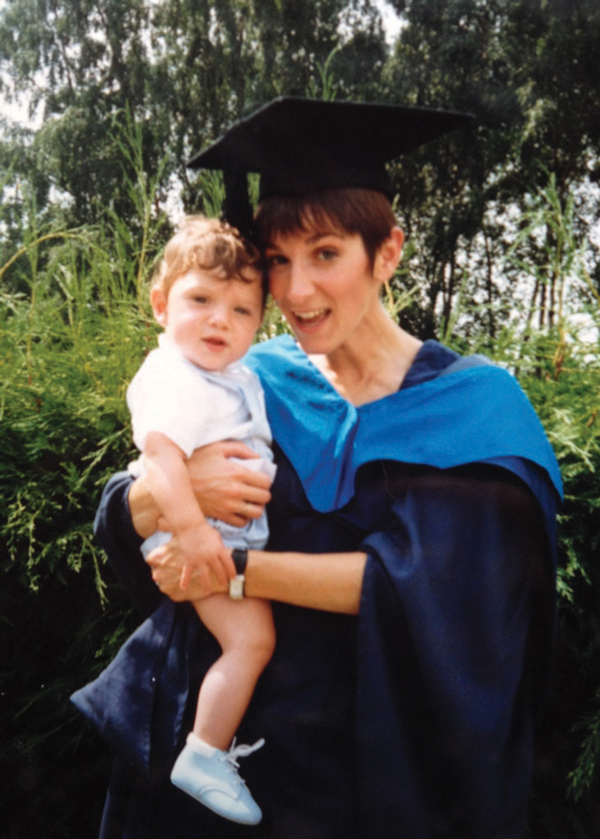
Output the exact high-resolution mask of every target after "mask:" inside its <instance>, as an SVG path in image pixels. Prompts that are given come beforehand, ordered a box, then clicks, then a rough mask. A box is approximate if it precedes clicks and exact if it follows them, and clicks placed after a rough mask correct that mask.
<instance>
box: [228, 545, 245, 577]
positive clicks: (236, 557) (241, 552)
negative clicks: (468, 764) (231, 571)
mask: <svg viewBox="0 0 600 839" xmlns="http://www.w3.org/2000/svg"><path fill="white" fill-rule="evenodd" d="M231 558H232V559H233V564H234V565H235V573H236V574H241V575H243V574H245V573H246V565H247V564H248V549H247V548H234V549H233V550H232V552H231Z"/></svg>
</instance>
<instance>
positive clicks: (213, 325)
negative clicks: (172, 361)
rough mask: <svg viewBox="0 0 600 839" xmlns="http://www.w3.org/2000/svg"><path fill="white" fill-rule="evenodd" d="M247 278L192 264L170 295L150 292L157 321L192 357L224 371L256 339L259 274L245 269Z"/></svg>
mask: <svg viewBox="0 0 600 839" xmlns="http://www.w3.org/2000/svg"><path fill="white" fill-rule="evenodd" d="M245 277H246V278H247V279H248V280H250V281H249V282H244V281H243V280H237V279H231V280H227V279H221V278H220V277H219V275H218V274H216V273H215V272H214V271H203V270H200V269H198V268H192V269H191V270H190V271H188V272H187V274H184V275H183V276H182V277H179V278H178V279H177V280H175V282H174V283H173V285H172V286H171V288H170V290H169V292H168V294H167V295H165V294H164V292H163V291H162V290H160V289H153V291H152V296H151V300H152V308H153V309H154V315H155V317H156V319H157V321H158V322H159V323H160V325H161V326H163V327H164V329H165V332H166V334H167V336H168V337H169V338H170V339H171V340H172V341H174V343H175V344H176V345H177V346H178V348H179V350H180V351H181V352H182V353H183V355H184V356H185V357H186V358H187V359H188V361H191V362H192V363H193V364H196V365H197V366H198V367H201V368H202V369H203V370H209V371H213V372H218V371H220V370H223V369H224V368H225V367H227V366H228V365H229V364H232V363H233V362H234V361H237V360H238V359H240V358H242V356H244V355H245V354H246V352H247V351H248V349H249V348H250V345H251V344H252V340H253V338H254V334H255V332H256V330H257V329H258V327H259V326H260V323H261V320H262V287H261V275H260V273H259V272H258V271H252V270H250V269H247V270H246V273H245Z"/></svg>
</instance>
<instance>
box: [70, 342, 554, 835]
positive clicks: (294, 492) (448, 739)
mask: <svg viewBox="0 0 600 839" xmlns="http://www.w3.org/2000/svg"><path fill="white" fill-rule="evenodd" d="M254 362H255V363H256V369H257V371H258V372H259V373H261V377H262V378H263V382H264V385H265V391H266V398H267V408H268V412H269V418H270V420H271V422H272V425H273V431H274V437H275V440H276V444H275V455H276V461H277V464H278V472H277V477H276V481H275V484H274V487H273V501H272V503H271V505H270V508H269V521H270V526H271V538H270V543H269V547H270V548H271V549H272V550H275V551H277V550H294V551H302V552H306V553H308V554H310V553H320V552H329V551H351V550H362V551H366V552H367V555H368V560H367V565H366V570H365V577H364V582H363V589H362V596H361V607H360V613H359V616H358V618H355V617H352V616H344V615H333V614H328V613H325V612H321V611H318V610H311V609H300V608H296V607H292V606H288V605H285V604H278V603H275V604H273V605H274V615H275V621H276V628H277V648H276V652H275V655H274V657H273V660H272V662H271V663H270V664H269V666H268V667H267V669H266V671H265V672H264V674H263V675H262V677H261V679H260V681H259V684H258V686H257V689H256V691H255V695H254V697H253V700H252V703H251V705H250V707H249V709H248V712H247V714H246V716H245V719H244V721H243V723H242V726H241V730H240V732H239V737H238V741H239V742H254V741H255V740H256V739H258V738H259V737H265V739H266V745H265V746H264V747H263V749H261V750H260V751H259V752H257V753H255V754H254V755H252V756H251V757H250V758H249V759H248V760H247V761H244V762H243V763H242V768H241V772H242V775H243V776H244V777H245V779H246V780H247V783H248V785H249V787H250V789H251V791H252V793H253V795H254V796H255V798H256V799H257V801H258V802H259V804H260V805H261V807H262V808H263V811H264V820H263V822H262V823H261V824H260V825H258V826H257V827H255V828H247V827H239V826H237V825H233V824H231V823H229V822H226V821H224V820H222V819H219V818H218V817H216V816H214V815H213V814H212V813H210V812H209V811H208V810H206V809H205V808H203V807H202V806H201V805H199V804H197V803H196V802H195V801H193V800H192V799H191V798H189V797H188V796H186V795H185V794H183V793H181V792H180V791H179V790H177V789H176V788H175V787H173V786H172V785H171V784H170V782H169V780H168V774H169V771H170V768H171V766H172V763H173V760H174V757H175V756H176V754H177V751H178V749H179V748H180V747H181V745H182V742H183V739H184V737H185V735H186V733H187V731H188V730H189V729H190V728H191V724H192V720H193V713H194V710H195V704H196V698H197V690H198V686H199V684H200V681H201V679H202V676H203V673H204V672H206V669H207V668H208V667H209V666H210V663H211V662H212V661H213V660H214V659H215V658H216V656H217V655H218V648H217V646H216V643H215V642H214V640H213V639H212V638H211V636H210V635H209V634H208V633H207V632H206V631H205V630H204V629H203V627H202V626H201V625H200V622H199V620H198V619H197V617H196V615H195V612H194V611H193V609H192V608H191V607H189V605H186V604H182V605H174V604H172V603H171V602H170V601H167V600H164V599H162V598H161V597H160V595H159V593H158V591H157V590H156V588H155V586H154V585H153V583H152V581H151V579H150V576H149V573H148V570H147V568H146V566H145V565H144V563H143V561H141V559H139V557H138V554H137V553H136V549H137V547H138V545H139V539H138V538H137V536H136V534H135V533H134V531H133V529H132V527H131V521H130V519H129V516H128V513H127V505H126V494H127V491H128V488H129V478H128V477H127V476H126V475H125V474H121V475H119V476H116V477H115V478H114V479H113V480H112V481H111V482H110V484H109V485H108V487H107V489H106V491H105V493H104V496H103V500H102V503H101V506H100V509H99V512H98V517H97V526H96V529H97V534H98V537H99V539H100V541H101V543H102V544H103V546H104V547H105V549H106V550H107V553H108V556H109V559H110V561H111V564H112V565H113V567H114V569H115V571H116V573H117V575H118V576H119V577H120V578H121V580H122V581H123V582H124V584H125V585H126V586H127V588H128V590H129V591H130V592H131V594H132V597H133V598H134V600H135V602H136V603H137V605H138V607H139V608H140V610H141V611H142V613H143V614H144V615H148V614H150V613H151V614H150V617H149V618H148V619H147V620H146V621H145V623H144V624H142V626H141V627H140V629H139V630H138V632H137V633H136V635H135V636H134V638H133V639H131V640H130V642H128V644H127V645H126V646H125V648H124V649H123V650H122V651H121V653H120V654H119V657H118V658H117V659H116V660H115V662H113V664H112V665H110V667H109V668H108V669H107V671H105V673H104V674H102V675H101V677H100V678H99V679H98V680H96V682H94V683H92V685H90V686H87V687H86V688H84V689H83V690H82V691H79V692H78V693H77V694H76V695H75V697H74V700H75V702H76V704H77V705H78V707H79V708H80V709H81V710H82V711H83V712H84V713H85V714H86V715H87V716H88V717H89V718H90V719H92V720H93V722H94V723H95V724H96V725H97V726H98V727H99V729H100V730H101V731H102V733H103V734H104V736H105V737H107V739H108V740H109V741H110V742H111V743H112V744H113V745H114V747H115V749H116V751H117V754H118V757H117V761H116V764H115V770H114V774H113V777H112V779H111V782H110V786H109V792H108V796H107V804H106V808H105V814H104V820H103V825H102V829H101V836H102V839H167V837H168V839H188V837H189V839H191V837H195V838H196V837H206V838H207V839H212V838H213V837H219V839H221V837H223V838H224V839H226V838H227V837H230V836H231V837H237V836H242V835H244V836H256V837H264V839H266V837H270V839H275V838H277V839H284V837H285V839H321V838H322V839H333V837H347V839H384V838H385V839H387V837H390V836H398V837H406V839H509V838H510V839H517V837H519V836H521V833H522V831H523V828H524V826H525V823H526V811H527V801H528V795H529V786H530V776H531V765H532V751H533V746H532V740H533V726H534V721H535V717H536V714H537V713H538V712H539V709H540V707H541V705H542V702H543V696H544V692H545V690H546V686H547V679H548V673H549V669H550V660H551V651H552V636H553V623H554V546H555V537H554V519H555V511H556V504H557V501H558V495H559V492H560V483H559V480H560V479H559V478H558V475H557V471H556V464H555V462H554V460H553V457H552V453H551V451H550V449H549V447H548V444H547V442H546V440H545V437H544V435H543V433H542V432H541V429H539V428H538V426H537V425H536V423H537V419H536V418H535V415H533V412H532V411H531V409H530V408H529V406H528V403H527V402H526V400H524V397H522V394H520V392H519V391H518V388H517V386H516V385H515V384H514V383H513V382H512V381H507V380H506V379H505V377H506V376H507V374H504V373H502V372H501V373H500V376H498V373H497V372H496V371H497V368H490V369H489V373H490V376H487V374H486V373H484V374H483V375H482V374H481V370H480V367H479V364H476V365H475V367H474V368H473V369H471V365H470V364H468V363H467V364H466V365H465V364H464V363H463V362H458V366H456V365H457V360H456V356H455V355H454V354H453V353H450V352H449V351H448V350H446V349H444V348H443V347H441V346H440V345H438V344H435V343H433V342H428V343H427V344H425V345H424V347H423V348H422V349H421V351H420V353H419V354H418V356H417V358H416V360H415V363H414V364H413V366H412V368H411V370H410V371H409V373H408V375H407V377H406V379H405V381H404V383H403V387H402V389H401V391H400V392H399V394H398V396H399V397H400V399H399V400H396V399H395V396H396V395H393V396H392V397H391V398H388V399H386V400H381V401H380V403H374V404H373V405H372V406H365V408H364V409H359V410H358V412H357V411H356V409H353V408H352V406H348V403H345V402H344V400H341V399H340V397H339V396H337V395H336V393H335V391H333V390H332V389H331V388H330V387H329V385H328V384H327V382H325V380H324V379H322V377H321V376H320V374H318V373H317V371H316V370H315V369H314V368H312V365H310V362H307V360H306V358H305V356H304V355H303V354H302V353H301V351H299V350H298V349H297V348H296V347H295V346H294V345H293V343H292V342H291V339H287V338H286V339H282V340H280V341H276V342H268V343H267V345H261V346H260V347H259V348H258V350H257V351H256V354H255V358H254ZM453 365H454V366H453ZM484 367H486V368H487V365H484ZM480 379H482V380H485V382H482V381H479V380H480ZM475 380H476V381H475ZM490 390H491V393H490ZM495 393H500V397H499V402H500V410H499V408H498V405H497V404H494V399H495V398H496V397H495V396H494V394H495ZM390 399H391V400H392V401H389V400H390ZM482 400H484V401H485V404H483V401H482ZM421 402H422V404H419V403H421ZM488 402H491V403H492V409H491V410H487V409H486V406H487V404H488ZM299 404H300V405H301V409H300V411H299V410H298V405H299ZM399 414H402V417H404V419H402V418H400V419H399V418H398V415H399ZM500 415H501V416H500ZM505 419H506V422H505ZM496 420H498V421H497V422H496ZM399 423H400V424H399ZM403 423H404V424H403ZM490 425H492V426H493V427H491V428H490ZM290 431H291V432H292V433H290ZM398 437H400V438H406V439H405V440H404V439H402V440H401V441H400V442H401V443H402V445H400V446H399V445H398ZM409 438H410V439H409ZM423 438H430V439H431V446H429V447H428V445H427V440H426V439H423ZM507 446H508V448H507ZM315 454H316V455H317V457H316V458H315V456H314V455H315ZM440 458H442V459H443V462H440ZM307 561H310V560H307Z"/></svg>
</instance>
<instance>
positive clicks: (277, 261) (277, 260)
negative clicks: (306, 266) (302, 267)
mask: <svg viewBox="0 0 600 839" xmlns="http://www.w3.org/2000/svg"><path fill="white" fill-rule="evenodd" d="M286 262H287V259H286V258H285V256H282V254H280V253H274V254H272V255H271V256H267V268H277V267H278V266H280V265H285V264H286Z"/></svg>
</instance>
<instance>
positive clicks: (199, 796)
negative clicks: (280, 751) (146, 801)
mask: <svg viewBox="0 0 600 839" xmlns="http://www.w3.org/2000/svg"><path fill="white" fill-rule="evenodd" d="M264 742H265V741H264V740H258V741H257V742H256V743H255V744H254V745H253V746H243V745H240V746H236V745H235V738H234V740H233V743H232V745H231V748H230V749H229V751H228V752H224V751H221V749H216V748H213V747H211V746H207V745H206V744H204V743H202V741H200V740H198V738H197V737H196V736H195V735H194V734H189V735H188V738H187V741H186V745H185V746H184V749H183V751H182V752H181V754H180V755H179V757H178V758H177V760H176V761H175V766H174V767H173V771H172V772H171V781H172V782H173V783H174V784H175V786H176V787H179V789H181V790H183V791H184V792H187V794H188V795H191V796H192V798H195V799H196V800H197V801H199V802H200V803H201V804H204V806H205V807H208V808H209V809H210V810H213V812H215V813H217V814H218V815H219V816H223V818H225V819H230V821H232V822H238V823H239V824H258V823H259V821H260V820H261V819H262V812H261V809H260V807H259V806H258V804H257V803H256V801H255V800H254V799H253V798H252V796H251V794H250V791H249V789H248V787H247V786H246V784H245V783H244V781H243V780H242V778H240V776H239V774H238V768H239V764H238V762H237V759H238V758H239V757H246V756H247V755H249V754H252V752H255V751H256V750H257V749H260V747H261V746H262V745H263V744H264ZM205 752H206V753H205Z"/></svg>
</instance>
